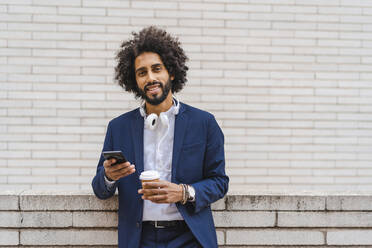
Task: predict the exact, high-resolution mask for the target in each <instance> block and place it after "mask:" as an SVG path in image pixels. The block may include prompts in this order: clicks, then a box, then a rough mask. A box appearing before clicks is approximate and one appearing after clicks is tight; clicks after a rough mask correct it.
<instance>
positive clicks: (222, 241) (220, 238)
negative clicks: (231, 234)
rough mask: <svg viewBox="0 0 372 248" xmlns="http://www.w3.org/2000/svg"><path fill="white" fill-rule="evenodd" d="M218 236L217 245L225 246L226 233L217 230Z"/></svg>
mask: <svg viewBox="0 0 372 248" xmlns="http://www.w3.org/2000/svg"><path fill="white" fill-rule="evenodd" d="M216 234H217V244H218V245H223V244H225V232H224V231H220V230H218V229H217V231H216Z"/></svg>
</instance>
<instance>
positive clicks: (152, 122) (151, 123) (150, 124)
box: [145, 114, 158, 130]
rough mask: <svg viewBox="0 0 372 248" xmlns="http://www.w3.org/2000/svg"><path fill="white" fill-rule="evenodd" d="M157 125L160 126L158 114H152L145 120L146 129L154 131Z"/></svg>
mask: <svg viewBox="0 0 372 248" xmlns="http://www.w3.org/2000/svg"><path fill="white" fill-rule="evenodd" d="M157 124H158V116H157V115H156V114H151V115H149V116H147V118H146V120H145V128H147V129H150V130H154V129H155V127H156V126H157Z"/></svg>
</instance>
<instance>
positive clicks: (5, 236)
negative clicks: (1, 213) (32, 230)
mask: <svg viewBox="0 0 372 248" xmlns="http://www.w3.org/2000/svg"><path fill="white" fill-rule="evenodd" d="M0 245H19V233H18V231H17V230H14V231H13V230H0Z"/></svg>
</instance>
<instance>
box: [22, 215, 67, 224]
mask: <svg viewBox="0 0 372 248" xmlns="http://www.w3.org/2000/svg"><path fill="white" fill-rule="evenodd" d="M21 216H22V223H21V226H22V227H71V226H72V213H71V212H22V213H21Z"/></svg>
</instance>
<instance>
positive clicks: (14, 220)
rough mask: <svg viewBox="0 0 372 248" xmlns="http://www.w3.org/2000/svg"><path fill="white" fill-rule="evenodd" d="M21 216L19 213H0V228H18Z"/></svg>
mask: <svg viewBox="0 0 372 248" xmlns="http://www.w3.org/2000/svg"><path fill="white" fill-rule="evenodd" d="M20 224H21V215H20V213H19V212H10V211H6V212H0V227H5V228H9V227H20Z"/></svg>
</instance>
